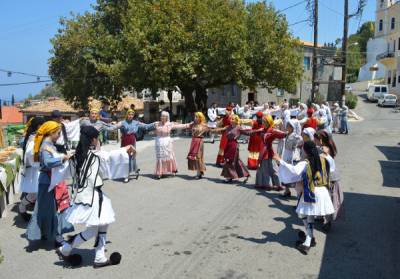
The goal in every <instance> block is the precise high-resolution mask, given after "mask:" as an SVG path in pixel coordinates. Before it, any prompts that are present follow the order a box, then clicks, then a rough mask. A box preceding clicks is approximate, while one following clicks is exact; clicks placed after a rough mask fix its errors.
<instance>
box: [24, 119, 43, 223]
mask: <svg viewBox="0 0 400 279" xmlns="http://www.w3.org/2000/svg"><path fill="white" fill-rule="evenodd" d="M44 122H45V120H44V118H43V117H34V118H33V119H31V121H29V125H27V130H26V133H25V138H24V141H23V143H22V163H23V167H22V175H21V184H20V185H21V191H22V193H23V194H22V198H21V202H20V203H19V206H18V209H19V214H20V215H21V217H22V219H24V220H25V221H26V222H28V221H29V220H30V219H31V215H30V214H28V213H27V209H26V207H27V206H28V205H34V204H35V202H36V195H37V192H38V179H39V174H40V164H39V162H35V161H34V160H33V145H34V139H35V134H36V131H37V129H38V128H39V127H40V126H41V125H42V124H43V123H44Z"/></svg>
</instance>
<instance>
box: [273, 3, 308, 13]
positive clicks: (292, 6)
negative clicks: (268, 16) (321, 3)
mask: <svg viewBox="0 0 400 279" xmlns="http://www.w3.org/2000/svg"><path fill="white" fill-rule="evenodd" d="M306 1H307V0H303V1H300V2H297V3H296V4H293V5H291V6H289V7H287V8H284V9H282V10H279V11H277V13H282V12H284V11H286V10H289V9H291V8H294V7H297V6H299V5H301V4H303V3H305V2H306Z"/></svg>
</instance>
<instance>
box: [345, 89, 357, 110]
mask: <svg viewBox="0 0 400 279" xmlns="http://www.w3.org/2000/svg"><path fill="white" fill-rule="evenodd" d="M357 101H358V98H357V96H356V95H354V94H353V93H352V92H348V93H346V106H348V107H349V109H355V108H356V106H357Z"/></svg>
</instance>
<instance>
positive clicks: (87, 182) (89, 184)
mask: <svg viewBox="0 0 400 279" xmlns="http://www.w3.org/2000/svg"><path fill="white" fill-rule="evenodd" d="M98 137H99V131H98V130H97V129H96V128H94V127H92V126H84V127H82V128H81V134H80V141H79V144H78V146H77V149H76V155H75V164H76V165H75V171H76V177H77V184H76V185H75V187H76V189H75V191H74V192H75V197H74V198H73V203H72V206H71V207H70V208H69V209H68V210H67V214H66V218H67V220H68V221H69V222H71V223H72V224H81V225H85V226H86V230H85V231H83V232H81V233H79V234H77V235H74V236H73V237H72V238H71V239H70V241H68V242H64V244H63V245H62V246H61V247H60V248H58V249H57V254H58V255H59V257H60V258H61V259H63V260H65V261H66V262H68V263H70V264H71V265H74V266H76V265H79V264H80V262H81V257H80V256H79V255H76V254H72V250H73V248H76V247H78V246H80V245H81V244H82V243H84V242H85V241H88V240H89V239H91V238H93V237H97V239H96V243H95V251H96V255H95V259H94V264H93V267H94V268H99V267H104V266H107V265H114V264H118V263H119V262H120V260H121V255H120V254H119V253H117V252H115V253H112V254H111V256H110V259H107V257H106V256H105V245H106V236H107V230H108V226H109V225H110V224H111V223H113V222H114V221H115V216H114V210H113V208H112V205H111V200H110V199H109V198H108V197H107V196H106V195H105V194H104V193H103V191H102V189H101V188H102V186H103V177H107V176H108V173H107V170H108V169H109V168H110V167H111V166H109V163H108V161H107V160H106V159H105V158H106V153H107V152H105V151H101V152H100V151H95V148H96V146H97V145H98V140H99V139H98ZM112 152H119V153H120V155H121V156H125V157H128V153H134V152H135V149H134V147H133V146H132V145H128V146H125V147H123V148H121V149H120V150H117V151H112ZM130 155H132V154H130ZM125 159H126V162H127V164H128V158H125Z"/></svg>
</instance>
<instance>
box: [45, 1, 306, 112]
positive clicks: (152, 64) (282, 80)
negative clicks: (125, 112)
mask: <svg viewBox="0 0 400 279" xmlns="http://www.w3.org/2000/svg"><path fill="white" fill-rule="evenodd" d="M61 24H62V27H61V28H60V30H59V32H58V34H57V35H56V36H55V37H54V38H53V39H52V44H53V50H52V54H53V56H52V57H51V58H50V74H51V76H52V78H53V80H54V81H55V82H56V83H57V84H58V86H59V88H60V90H61V92H62V93H63V95H64V97H65V98H66V99H67V100H68V101H71V102H73V103H75V104H76V105H77V106H79V107H86V106H87V97H88V96H94V97H100V96H104V97H108V98H112V99H117V98H119V96H120V95H121V91H122V90H123V89H133V90H137V91H140V90H142V89H145V88H149V89H151V91H152V92H153V93H155V92H156V91H157V90H158V89H173V88H175V87H176V86H178V87H179V88H180V89H181V90H182V92H183V94H184V96H185V100H186V103H187V108H188V110H194V109H196V107H195V103H197V105H198V109H201V108H202V107H204V105H205V101H206V91H205V90H206V88H210V87H215V86H220V85H223V84H226V83H231V82H236V83H237V84H238V85H239V86H242V87H255V86H257V85H261V86H264V87H266V88H269V89H272V88H277V87H279V88H282V89H285V90H287V91H294V88H295V86H296V82H297V80H298V79H299V78H300V77H301V74H302V64H301V54H300V51H299V48H298V46H299V44H298V41H297V40H295V39H294V38H293V36H292V35H291V34H290V33H289V31H288V25H287V21H286V19H285V18H284V17H283V16H282V15H279V14H278V13H277V12H276V11H275V10H274V8H273V7H271V6H269V5H268V4H266V3H264V2H262V3H253V4H247V5H246V4H244V2H243V1H241V0H202V1H198V0H152V1H150V0H98V1H97V5H95V6H94V12H93V13H86V14H84V15H73V16H72V18H70V19H65V18H64V19H62V20H61ZM194 90H195V91H196V98H195V99H194V98H193V95H192V92H193V91H194ZM194 101H196V102H194Z"/></svg>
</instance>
